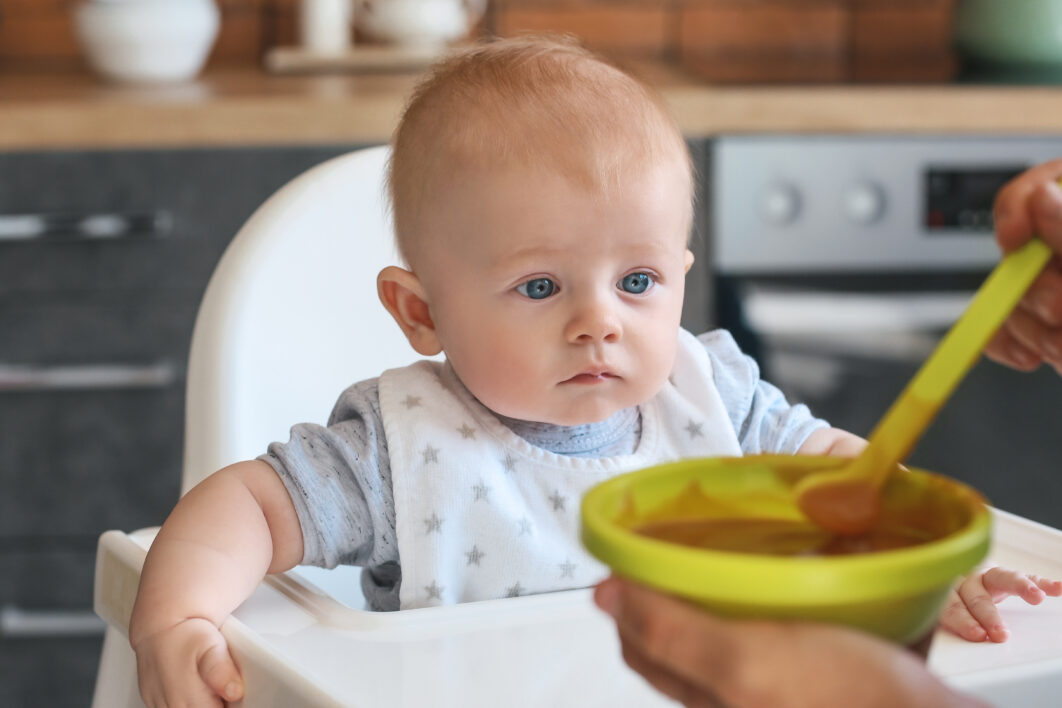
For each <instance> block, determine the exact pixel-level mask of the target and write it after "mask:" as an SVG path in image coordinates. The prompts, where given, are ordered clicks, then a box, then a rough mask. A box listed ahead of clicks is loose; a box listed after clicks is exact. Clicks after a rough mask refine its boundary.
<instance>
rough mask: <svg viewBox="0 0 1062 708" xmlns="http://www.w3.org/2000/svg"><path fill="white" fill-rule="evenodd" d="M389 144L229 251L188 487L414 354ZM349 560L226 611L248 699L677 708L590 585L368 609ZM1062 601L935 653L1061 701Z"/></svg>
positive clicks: (281, 195) (953, 673)
mask: <svg viewBox="0 0 1062 708" xmlns="http://www.w3.org/2000/svg"><path fill="white" fill-rule="evenodd" d="M387 155H388V151H387V148H385V147H379V148H371V149H367V150H362V151H358V152H354V153H351V154H348V155H345V156H342V157H339V158H336V159H333V160H330V161H328V162H326V163H324V164H322V165H319V166H317V167H315V168H313V169H311V170H309V171H308V172H306V173H305V174H303V175H301V176H300V177H298V178H296V179H295V180H293V181H292V182H291V183H289V184H288V185H286V186H285V187H283V188H282V189H281V190H279V191H278V192H277V193H276V194H275V195H274V196H272V197H271V198H270V199H269V200H268V201H267V202H266V203H265V204H264V205H262V207H260V208H259V209H258V211H257V212H255V214H254V215H253V216H252V217H251V219H250V220H249V221H248V222H247V224H246V225H245V226H244V227H243V228H242V229H241V230H240V232H239V234H237V236H236V238H235V239H234V240H233V242H232V243H231V245H230V246H229V248H228V249H227V250H226V252H225V254H224V256H223V257H222V259H221V261H220V263H219V264H218V266H217V269H216V271H215V273H214V275H213V277H212V279H211V281H210V285H209V287H208V288H207V291H206V294H205V296H204V298H203V303H202V306H201V309H200V311H199V316H198V318H197V320H196V326H195V333H194V336H193V339H192V348H191V355H190V359H189V367H188V395H187V409H186V427H185V436H186V439H185V454H184V469H183V478H182V492H183V491H187V490H188V489H189V488H190V487H192V486H193V485H194V484H195V483H197V482H198V481H200V480H201V479H203V478H204V477H206V476H207V475H208V474H210V473H212V472H213V471H215V470H217V469H219V468H221V467H223V466H225V465H227V464H229V463H231V462H234V461H237V460H242V459H250V458H253V457H255V456H257V455H259V454H261V453H262V452H263V451H264V450H265V448H266V445H267V444H268V443H269V442H271V441H274V440H286V439H287V437H288V429H289V426H290V425H291V424H292V423H294V422H300V421H319V422H324V420H325V419H326V417H327V415H328V413H329V411H330V410H331V407H332V405H333V403H334V401H335V400H336V398H337V397H338V394H339V393H340V392H341V391H342V390H343V389H344V388H345V387H346V386H348V385H349V384H351V383H353V382H355V381H358V380H361V379H364V378H368V377H372V376H376V375H378V374H379V373H380V372H381V371H383V370H384V369H386V368H390V367H393V366H400V365H402V364H404V363H408V362H410V361H412V360H413V359H414V358H415V354H414V352H413V351H412V350H411V349H410V348H409V345H408V344H407V342H406V341H405V339H404V337H403V336H402V334H401V332H400V331H399V329H398V327H397V325H395V324H394V323H393V322H392V321H391V319H390V316H389V315H388V314H387V313H386V312H385V311H384V309H383V307H382V306H381V305H380V304H379V303H378V301H377V298H376V274H377V272H378V271H379V269H380V268H381V267H383V266H384V265H387V264H389V263H394V262H397V257H396V254H395V252H394V248H393V244H392V235H391V227H390V222H389V219H388V217H387V214H386V212H385V204H386V199H385V198H384V193H383V174H384V166H385V164H386V160H387ZM155 531H156V529H143V530H140V531H135V532H133V533H129V534H127V533H123V532H120V531H108V532H106V533H105V534H103V535H102V536H101V538H100V543H99V551H98V556H97V565H96V587H95V608H96V612H97V613H98V614H99V615H100V616H101V617H103V618H104V619H105V620H106V621H107V623H108V629H107V635H106V638H105V641H104V648H103V655H102V657H101V661H100V671H99V676H98V679H97V684H96V690H95V695H94V698H93V706H94V708H123V707H130V708H132V707H140V706H142V705H143V704H142V703H141V701H140V699H139V695H138V692H137V687H136V668H135V657H134V655H133V653H132V651H131V650H130V648H129V645H128V641H127V639H126V632H127V629H128V623H129V615H130V612H131V610H132V603H133V598H134V597H135V594H136V587H137V583H138V581H139V574H140V569H141V567H142V565H143V561H144V556H145V554H146V549H147V548H148V546H149V545H150V543H151V539H152V538H153V537H154V533H155ZM995 540H996V546H995V550H994V555H995V557H996V558H997V560H999V561H1000V562H1001V563H1008V564H1012V565H1015V566H1016V567H1020V568H1022V569H1023V570H1029V571H1033V572H1039V573H1041V574H1044V575H1048V576H1052V577H1062V552H1060V549H1062V533H1059V532H1057V531H1055V530H1053V529H1047V528H1046V527H1042V526H1039V525H1037V524H1033V523H1031V522H1028V521H1026V520H1024V519H1019V518H1018V517H1014V516H1011V515H1009V514H1004V513H1000V514H998V515H997V533H996V538H995ZM358 573H359V569H354V568H337V569H336V570H332V571H326V570H321V569H316V568H306V567H301V566H300V567H299V568H296V569H294V570H292V571H290V572H288V573H284V574H282V575H277V576H270V577H268V578H266V580H264V581H263V582H262V583H261V585H260V586H259V587H258V589H257V590H256V591H255V592H254V594H253V595H252V596H251V597H250V598H249V599H248V600H247V601H245V602H244V603H243V604H242V605H241V606H240V607H239V608H238V609H237V610H236V611H235V612H234V613H233V616H232V617H230V618H229V620H227V621H226V622H225V624H224V625H223V626H222V633H223V634H224V635H225V636H226V638H227V640H228V642H229V646H230V648H231V650H232V652H233V655H234V657H235V658H236V661H237V663H238V665H239V667H240V670H241V672H242V673H243V676H244V678H245V683H246V689H247V690H246V697H245V699H244V701H243V705H246V706H256V707H257V706H284V707H287V706H329V707H333V706H358V707H361V706H369V707H374V706H387V708H404V707H409V708H413V707H417V708H419V707H420V706H428V705H431V706H462V707H464V706H594V705H598V706H639V707H642V706H646V707H651V706H656V705H660V706H663V705H674V704H673V703H672V702H671V701H669V700H667V699H665V698H663V697H662V696H661V695H659V694H657V693H656V692H655V691H653V690H652V689H651V688H649V687H648V685H647V684H646V683H645V682H644V681H642V680H641V679H640V677H638V676H637V675H635V674H634V673H633V672H631V671H630V670H629V669H627V668H626V666H625V665H624V664H623V662H622V660H621V658H620V654H619V648H618V642H617V641H616V637H615V629H614V627H613V626H612V624H611V622H610V621H609V620H607V619H606V618H605V617H604V616H603V615H602V614H601V613H599V612H598V611H596V609H594V608H593V606H592V603H591V600H590V591H588V590H574V591H568V592H560V593H553V594H550V595H540V596H529V597H519V598H513V599H506V600H495V601H488V602H478V603H469V604H466V605H457V606H449V607H439V608H426V609H417V610H408V611H401V612H392V613H371V612H366V611H363V609H362V608H363V606H364V598H363V597H362V595H361V590H360V582H359V578H358ZM1005 604H1006V603H1005ZM1059 605H1060V606H1057V607H1050V608H1042V607H1041V608H1030V610H1029V611H1026V608H1024V607H1023V606H1021V605H1018V604H1017V603H1013V604H1009V605H1007V606H1006V608H1005V609H1006V613H1005V618H1006V620H1007V621H1008V623H1009V624H1010V625H1011V626H1012V629H1013V638H1012V639H1011V640H1010V641H1009V642H1008V643H1007V644H1004V645H984V644H980V645H974V644H965V643H963V642H961V641H960V640H957V639H955V638H954V637H950V636H941V637H938V638H937V640H936V641H935V643H934V648H933V651H932V652H931V656H930V665H931V667H932V668H934V669H935V670H936V671H937V672H938V673H940V674H941V675H942V676H944V677H945V679H946V680H948V681H949V682H951V683H953V684H954V685H956V686H957V687H958V688H960V689H963V690H968V691H971V692H974V693H976V694H978V695H981V696H983V697H985V698H988V699H990V700H993V701H998V704H999V705H1011V704H1013V705H1022V706H1023V707H1025V708H1028V707H1029V706H1037V705H1039V706H1048V705H1054V704H1055V697H1056V696H1057V695H1058V694H1060V693H1062V690H1059V689H1060V688H1062V679H1060V678H1059V677H1060V676H1062V631H1059V630H1060V629H1062V603H1059Z"/></svg>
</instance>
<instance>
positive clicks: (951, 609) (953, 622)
mask: <svg viewBox="0 0 1062 708" xmlns="http://www.w3.org/2000/svg"><path fill="white" fill-rule="evenodd" d="M982 592H983V589H982ZM984 600H987V602H988V604H989V605H991V610H990V611H989V612H987V613H986V612H984V611H982V612H981V616H985V615H986V614H988V615H989V618H988V621H989V622H990V625H989V626H994V627H995V628H996V629H997V632H996V636H1000V632H1001V633H1002V639H993V641H999V642H1001V641H1003V640H1004V639H1006V636H1007V630H1006V629H1005V628H1004V627H1003V624H1002V622H999V621H998V618H999V617H998V614H997V615H996V620H997V621H992V619H991V617H990V614H991V612H995V605H994V604H993V603H992V598H990V597H988V594H987V593H984ZM973 604H974V605H975V606H977V605H978V602H973ZM984 609H987V606H985V608H984ZM940 626H942V627H943V628H944V629H946V630H948V631H949V632H952V633H954V634H957V635H958V636H960V637H962V638H963V639H965V640H966V641H968V642H983V641H984V640H986V639H988V638H989V633H988V631H987V630H986V628H985V625H984V624H983V623H982V622H981V621H980V620H979V619H978V618H977V617H975V616H974V615H973V613H972V612H971V611H970V608H969V607H968V606H967V605H966V602H965V601H964V598H962V597H960V596H959V595H958V594H956V593H954V592H952V593H951V597H950V598H949V600H948V603H947V604H946V605H945V606H944V610H943V612H941V613H940Z"/></svg>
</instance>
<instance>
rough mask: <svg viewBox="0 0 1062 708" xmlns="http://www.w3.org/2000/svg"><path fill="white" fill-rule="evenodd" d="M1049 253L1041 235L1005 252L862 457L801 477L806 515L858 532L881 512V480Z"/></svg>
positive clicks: (800, 501) (799, 495)
mask: <svg viewBox="0 0 1062 708" xmlns="http://www.w3.org/2000/svg"><path fill="white" fill-rule="evenodd" d="M1050 258H1051V250H1050V249H1049V248H1048V247H1047V246H1046V245H1045V244H1044V243H1043V241H1040V240H1039V239H1033V240H1031V241H1030V242H1029V243H1027V244H1025V245H1024V246H1022V247H1021V248H1019V249H1018V250H1016V251H1012V252H1011V253H1009V254H1007V255H1006V256H1004V258H1003V260H1002V261H1000V263H999V265H997V266H996V268H995V270H993V271H992V273H991V274H990V275H989V276H988V279H987V280H985V282H984V284H983V285H982V286H981V288H980V289H979V290H978V291H977V294H976V295H975V296H974V299H973V301H972V302H971V303H970V305H969V307H967V308H966V311H965V312H964V313H963V315H962V317H960V318H959V320H958V321H957V322H956V323H955V325H954V326H952V328H951V330H949V331H948V333H947V335H946V336H945V337H944V339H943V341H941V343H940V345H939V346H938V347H937V349H936V350H935V351H934V352H933V353H932V355H931V356H930V357H929V359H927V360H926V362H925V363H924V364H923V365H922V368H921V369H919V370H918V373H917V374H915V377H914V378H913V379H911V382H910V383H908V384H907V388H905V389H904V390H903V392H902V393H901V394H900V397H899V398H897V399H896V401H895V402H894V403H893V404H892V406H891V407H890V408H889V410H888V411H887V412H886V413H885V417H884V418H882V419H881V420H880V421H879V422H878V424H877V426H876V427H875V428H874V430H873V432H872V433H871V435H870V444H869V445H868V446H867V448H866V449H865V450H864V451H863V452H862V453H861V454H860V455H859V457H856V458H855V459H853V460H852V461H851V462H849V463H848V464H846V465H844V466H843V467H841V468H840V469H836V470H824V471H822V472H816V473H814V474H811V475H808V476H807V477H805V478H804V479H802V480H800V482H799V483H797V485H796V486H795V487H794V489H793V492H794V494H795V495H796V501H797V506H798V507H800V510H801V511H803V512H804V515H805V516H807V517H808V518H809V519H810V520H811V521H812V522H814V523H815V524H817V525H819V526H821V527H823V528H825V529H827V530H829V531H833V532H834V533H839V534H846V535H854V534H860V533H865V532H866V531H869V530H870V528H871V527H872V526H873V525H874V522H875V520H876V518H877V515H878V506H879V496H880V494H879V490H880V489H881V485H882V484H883V483H884V482H885V479H886V478H887V477H888V476H889V473H890V472H891V471H892V470H893V469H895V468H896V465H897V464H898V463H900V462H902V461H903V460H904V459H905V458H906V457H907V455H908V453H910V451H911V448H912V447H914V444H915V443H916V442H918V439H919V438H921V437H922V433H923V432H924V431H925V429H926V427H927V426H928V425H929V423H930V422H931V421H932V420H933V418H934V416H936V414H937V411H939V410H940V407H941V406H942V405H944V402H945V401H946V400H947V399H948V397H949V396H950V395H951V394H952V392H953V391H954V390H955V387H956V386H958V384H959V381H961V380H962V378H963V376H965V375H966V372H967V371H969V370H970V367H971V366H973V364H974V362H975V361H976V360H977V358H978V356H979V355H980V354H981V350H982V349H984V347H985V345H986V344H987V343H988V340H989V339H990V338H991V337H992V335H993V334H995V332H996V330H997V329H999V327H1000V325H1002V324H1003V321H1004V320H1005V319H1006V318H1007V315H1009V314H1010V311H1011V310H1013V309H1014V306H1015V305H1017V304H1018V300H1020V299H1021V296H1022V295H1024V294H1025V291H1026V290H1028V289H1029V286H1030V285H1032V283H1033V281H1034V280H1036V276H1037V275H1039V274H1040V271H1042V270H1043V268H1044V266H1045V265H1047V262H1048V260H1050Z"/></svg>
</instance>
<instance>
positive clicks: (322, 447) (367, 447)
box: [259, 330, 827, 610]
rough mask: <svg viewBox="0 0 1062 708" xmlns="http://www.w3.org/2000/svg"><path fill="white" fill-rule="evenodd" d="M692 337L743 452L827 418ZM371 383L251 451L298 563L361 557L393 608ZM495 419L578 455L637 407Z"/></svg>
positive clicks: (718, 347)
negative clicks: (262, 466)
mask: <svg viewBox="0 0 1062 708" xmlns="http://www.w3.org/2000/svg"><path fill="white" fill-rule="evenodd" d="M698 339H699V340H700V341H701V343H702V344H703V345H704V347H705V350H706V351H707V352H708V356H709V358H710V360H711V362H712V368H713V381H714V383H715V386H716V388H717V389H718V391H719V395H720V397H721V398H722V400H723V403H724V404H725V406H726V410H727V413H728V417H729V419H730V423H731V425H733V426H734V432H735V433H736V434H737V438H738V441H739V442H740V444H741V451H742V452H743V453H744V454H747V455H754V454H759V453H781V454H791V453H795V452H796V451H797V450H798V449H799V448H800V446H801V445H802V444H803V443H804V441H805V440H806V439H807V437H808V436H809V435H810V434H811V433H812V432H813V431H814V430H817V429H819V428H822V427H825V426H826V425H827V424H826V422H825V421H822V420H819V419H817V418H815V417H813V416H812V415H811V413H810V412H809V411H808V409H807V407H806V406H804V405H799V404H798V405H790V404H789V403H788V401H786V399H785V396H783V395H782V393H781V391H779V390H778V389H777V388H776V387H774V386H772V385H771V384H769V383H767V382H766V381H762V380H760V371H759V367H758V366H757V365H756V362H755V361H753V360H752V359H751V358H750V357H747V356H745V355H744V354H742V352H741V350H740V349H738V346H737V344H736V343H735V342H734V339H733V337H731V336H730V333H729V332H726V331H724V330H716V331H714V332H709V333H707V334H702V335H701V336H700V337H699V338H698ZM378 385H379V379H368V380H366V381H362V382H360V383H356V384H354V385H353V386H351V387H350V388H348V389H347V390H346V391H344V392H343V393H342V394H341V395H340V397H339V401H338V402H337V403H336V405H335V408H334V409H333V410H332V414H331V416H330V417H329V420H328V425H327V426H321V425H315V424H312V423H302V424H299V425H296V426H294V427H293V428H292V429H291V438H290V440H288V442H287V443H273V444H271V445H270V446H269V451H268V453H267V454H265V455H263V456H261V457H260V458H259V459H261V460H264V461H265V462H268V463H269V464H270V465H272V466H273V468H274V469H275V470H276V471H277V474H278V475H280V478H281V480H283V482H284V485H285V486H286V487H287V490H288V493H289V494H290V495H291V499H292V502H293V503H294V504H295V508H296V510H297V512H298V517H299V523H300V525H301V527H302V536H303V542H304V546H305V548H304V555H303V560H302V562H303V563H304V564H308V565H320V566H325V567H328V568H331V567H335V566H336V565H338V564H341V563H342V564H349V565H358V566H362V567H363V568H364V570H363V572H362V579H361V584H362V590H363V591H364V593H365V597H366V600H367V601H368V604H369V607H370V608H371V609H374V610H397V609H398V607H399V587H400V583H401V578H402V573H401V568H400V566H399V558H398V538H397V534H396V532H395V503H394V497H393V493H392V487H391V466H390V458H389V456H388V453H387V439H386V437H385V435H384V428H383V416H382V415H381V412H380V398H379V393H378ZM499 420H501V421H502V422H503V423H504V424H505V425H506V426H508V427H509V428H510V429H511V430H512V431H513V432H515V433H516V434H517V435H519V436H521V437H522V438H524V439H525V440H527V441H528V442H529V443H531V444H532V445H536V446H538V447H541V448H544V449H546V450H549V451H551V452H554V453H558V454H562V455H573V456H579V457H607V456H613V455H625V454H630V453H632V452H633V451H634V450H635V448H636V447H637V446H638V441H639V438H640V435H641V416H640V414H639V412H638V410H637V408H628V409H624V410H621V411H619V412H617V413H615V414H614V415H613V416H612V417H611V418H608V419H607V420H604V421H601V422H600V423H591V424H587V425H576V426H559V425H550V424H547V423H534V422H528V421H521V420H515V419H511V418H505V417H502V416H499Z"/></svg>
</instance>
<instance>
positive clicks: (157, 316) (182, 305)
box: [0, 291, 199, 391]
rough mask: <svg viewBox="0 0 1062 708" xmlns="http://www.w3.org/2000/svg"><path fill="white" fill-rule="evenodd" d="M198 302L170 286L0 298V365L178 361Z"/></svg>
mask: <svg viewBox="0 0 1062 708" xmlns="http://www.w3.org/2000/svg"><path fill="white" fill-rule="evenodd" d="M198 307H199V302H198V298H197V297H192V296H189V295H186V294H182V293H179V292H173V291H158V292H147V293H89V294H86V295H84V296H82V297H78V298H74V297H61V296H55V297H13V296H10V297H6V298H0V366H2V365H5V364H6V365H12V364H31V363H32V364H41V365H47V364H82V363H91V364H118V365H124V364H135V363H149V362H154V361H156V360H160V359H172V360H177V361H181V360H184V359H186V358H187V356H188V346H189V344H190V342H191V337H192V328H193V326H194V325H195V315H196V312H197V310H198ZM2 390H3V386H2V384H0V391H2Z"/></svg>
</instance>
